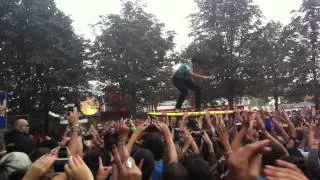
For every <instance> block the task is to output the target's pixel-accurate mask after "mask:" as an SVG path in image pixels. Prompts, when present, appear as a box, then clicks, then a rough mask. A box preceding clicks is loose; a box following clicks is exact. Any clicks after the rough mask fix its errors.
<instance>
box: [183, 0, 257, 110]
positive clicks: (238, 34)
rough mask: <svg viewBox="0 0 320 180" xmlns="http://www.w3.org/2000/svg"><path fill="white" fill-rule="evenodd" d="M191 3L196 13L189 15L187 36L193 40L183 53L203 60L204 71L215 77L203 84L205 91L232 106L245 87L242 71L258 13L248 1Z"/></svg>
mask: <svg viewBox="0 0 320 180" xmlns="http://www.w3.org/2000/svg"><path fill="white" fill-rule="evenodd" d="M195 2H196V3H197V6H198V12H197V13H195V14H192V15H191V23H192V26H191V27H192V33H191V35H192V36H193V37H194V39H195V40H194V42H193V43H192V44H191V45H190V46H189V48H188V49H187V51H189V54H193V55H197V54H201V56H202V57H203V58H204V59H206V60H207V61H206V70H205V71H207V72H209V73H211V75H212V76H214V77H215V80H214V82H212V83H210V84H208V85H207V88H208V90H209V89H210V93H211V94H215V96H222V97H225V98H227V99H228V101H229V104H230V106H233V101H234V98H235V96H237V95H243V94H244V93H245V92H246V90H247V87H248V86H247V84H248V75H247V74H246V72H245V71H244V69H245V65H246V61H247V58H248V55H249V53H250V49H249V44H250V43H251V40H252V38H251V37H252V35H253V34H254V32H256V31H257V30H258V29H259V26H260V24H261V23H260V16H261V15H260V14H261V12H260V10H259V9H258V7H257V6H256V5H254V4H253V3H252V0H224V1H221V0H196V1H195ZM211 96H212V95H211ZM208 97H210V94H209V93H208Z"/></svg>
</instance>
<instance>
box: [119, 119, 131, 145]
mask: <svg viewBox="0 0 320 180" xmlns="http://www.w3.org/2000/svg"><path fill="white" fill-rule="evenodd" d="M116 130H117V131H118V133H119V139H120V141H122V142H126V141H127V140H128V136H129V133H130V129H129V127H128V126H127V125H126V123H125V122H124V121H123V120H121V121H120V123H118V124H117V128H116Z"/></svg>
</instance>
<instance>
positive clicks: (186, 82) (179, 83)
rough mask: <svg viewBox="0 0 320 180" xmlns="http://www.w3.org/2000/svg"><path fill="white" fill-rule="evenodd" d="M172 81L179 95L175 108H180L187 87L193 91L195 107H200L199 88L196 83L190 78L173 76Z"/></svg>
mask: <svg viewBox="0 0 320 180" xmlns="http://www.w3.org/2000/svg"><path fill="white" fill-rule="evenodd" d="M172 81H173V85H174V86H176V87H177V88H178V89H179V91H180V96H179V98H178V100H177V104H176V108H177V109H181V106H182V103H183V101H184V100H185V99H186V97H187V95H188V90H189V89H190V90H191V91H193V92H195V95H196V97H195V101H196V108H197V109H199V108H200V107H201V89H200V87H199V86H198V85H196V84H195V83H194V82H193V81H192V80H191V79H178V78H173V80H172Z"/></svg>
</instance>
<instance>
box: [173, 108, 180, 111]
mask: <svg viewBox="0 0 320 180" xmlns="http://www.w3.org/2000/svg"><path fill="white" fill-rule="evenodd" d="M174 112H182V109H178V108H175V109H174Z"/></svg>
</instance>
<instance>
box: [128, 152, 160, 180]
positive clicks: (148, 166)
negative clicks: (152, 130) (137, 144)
mask: <svg viewBox="0 0 320 180" xmlns="http://www.w3.org/2000/svg"><path fill="white" fill-rule="evenodd" d="M133 157H134V160H135V163H136V164H137V165H139V164H140V162H141V161H142V159H143V166H142V169H141V171H142V180H149V179H150V177H151V174H152V172H153V169H154V166H155V163H154V158H153V154H152V152H151V151H150V150H148V149H144V148H139V149H138V150H137V151H136V152H135V154H134V156H133Z"/></svg>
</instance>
